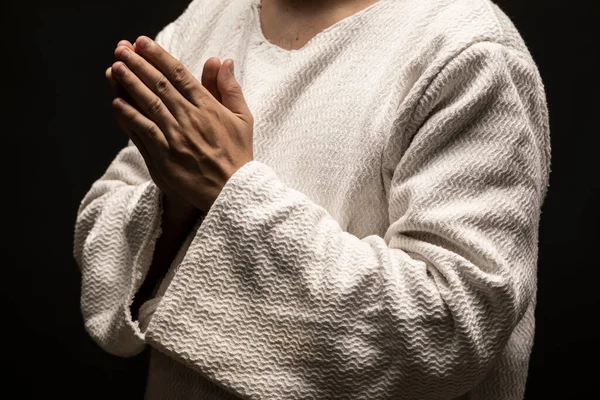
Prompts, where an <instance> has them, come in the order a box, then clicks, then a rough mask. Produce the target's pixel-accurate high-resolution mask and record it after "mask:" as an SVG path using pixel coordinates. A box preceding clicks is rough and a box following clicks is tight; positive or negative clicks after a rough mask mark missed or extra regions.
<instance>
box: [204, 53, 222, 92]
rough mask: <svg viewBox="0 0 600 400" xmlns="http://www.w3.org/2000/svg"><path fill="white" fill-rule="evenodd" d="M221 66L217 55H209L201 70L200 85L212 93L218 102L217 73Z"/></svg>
mask: <svg viewBox="0 0 600 400" xmlns="http://www.w3.org/2000/svg"><path fill="white" fill-rule="evenodd" d="M219 68H221V60H219V59H218V58H217V57H211V58H209V59H208V60H206V62H205V63H204V70H202V86H204V87H205V88H206V89H207V90H208V91H209V92H210V94H212V95H213V97H214V98H215V99H217V101H218V102H219V103H221V92H220V91H219V88H218V86H217V74H218V73H219Z"/></svg>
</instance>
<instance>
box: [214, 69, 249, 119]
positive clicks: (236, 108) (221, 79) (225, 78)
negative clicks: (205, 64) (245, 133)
mask: <svg viewBox="0 0 600 400" xmlns="http://www.w3.org/2000/svg"><path fill="white" fill-rule="evenodd" d="M230 68H231V69H230ZM217 84H218V86H219V91H220V92H221V103H222V104H223V105H224V106H225V107H227V108H228V109H229V110H230V111H231V112H233V113H234V114H237V115H238V117H240V118H242V119H243V120H245V121H248V118H249V117H250V116H251V114H250V110H249V109H248V105H247V104H246V99H245V98H244V94H243V93H242V87H241V86H240V84H239V83H238V81H237V79H235V75H234V73H233V60H232V59H228V60H226V61H225V62H224V63H223V64H221V68H220V69H219V73H218V74H217Z"/></svg>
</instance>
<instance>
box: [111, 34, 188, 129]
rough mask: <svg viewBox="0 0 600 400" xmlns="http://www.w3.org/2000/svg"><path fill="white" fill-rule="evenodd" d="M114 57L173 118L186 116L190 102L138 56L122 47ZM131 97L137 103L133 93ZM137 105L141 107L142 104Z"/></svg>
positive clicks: (116, 51)
mask: <svg viewBox="0 0 600 400" xmlns="http://www.w3.org/2000/svg"><path fill="white" fill-rule="evenodd" d="M115 56H116V57H117V59H119V60H121V61H123V62H124V63H125V64H126V65H127V67H128V68H129V69H130V70H131V71H132V72H133V75H135V76H136V77H137V78H138V80H139V81H140V82H143V84H144V86H145V87H146V88H148V89H149V90H150V91H151V92H152V93H154V95H155V97H159V98H160V100H162V103H163V104H164V105H165V106H166V108H167V109H168V111H170V113H171V114H172V115H173V116H174V117H175V118H177V119H181V118H185V117H186V116H187V110H188V106H189V105H190V102H189V101H188V100H187V99H186V98H185V97H184V96H183V95H182V94H181V93H180V92H179V91H178V90H177V89H176V88H175V87H174V86H173V85H172V84H171V82H169V80H168V79H166V77H165V76H164V75H163V74H162V73H161V72H160V71H158V70H157V69H156V68H154V66H153V65H152V64H150V63H149V62H148V61H146V60H145V59H144V58H143V57H142V56H140V55H139V54H137V53H135V52H133V51H129V50H128V49H126V48H125V47H123V46H120V47H118V48H117V49H116V50H115ZM194 79H195V78H194ZM141 89H142V88H140V90H141ZM131 95H132V97H133V98H134V100H136V101H137V99H136V98H135V97H134V95H133V93H131ZM139 105H140V107H142V104H139ZM157 105H158V103H157ZM142 109H143V108H142Z"/></svg>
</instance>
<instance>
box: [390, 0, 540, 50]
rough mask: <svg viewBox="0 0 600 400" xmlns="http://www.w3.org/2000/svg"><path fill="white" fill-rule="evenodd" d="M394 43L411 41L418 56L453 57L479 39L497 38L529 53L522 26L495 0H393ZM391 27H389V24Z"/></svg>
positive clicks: (391, 0)
mask: <svg viewBox="0 0 600 400" xmlns="http://www.w3.org/2000/svg"><path fill="white" fill-rule="evenodd" d="M389 1H390V6H391V7H392V10H390V11H392V14H393V15H394V16H393V17H392V18H395V19H394V21H393V23H392V24H391V25H388V26H395V27H396V28H394V29H392V31H393V32H391V33H390V34H391V35H392V36H393V37H392V41H391V42H392V43H394V44H396V45H398V46H401V47H402V46H403V44H402V43H403V42H404V43H405V42H406V41H408V42H409V43H410V46H411V47H412V48H413V49H415V50H414V51H415V53H414V56H415V57H425V58H427V59H428V61H432V60H434V59H435V60H443V59H448V58H451V57H452V56H453V55H456V54H458V53H460V52H461V51H462V50H464V49H466V48H468V47H469V46H470V45H472V44H474V43H477V42H494V43H498V44H502V45H504V46H506V47H508V48H511V49H513V50H516V51H518V52H521V53H523V54H526V55H529V52H528V49H527V46H526V45H525V42H524V40H523V38H522V37H521V35H520V33H519V31H518V29H517V28H516V26H515V25H514V23H513V22H512V20H511V19H510V18H509V17H508V16H507V15H506V13H505V12H504V11H503V10H502V9H501V8H500V7H499V6H498V5H496V4H495V3H493V2H492V1H491V0H399V1H395V0H389ZM388 29H389V28H388Z"/></svg>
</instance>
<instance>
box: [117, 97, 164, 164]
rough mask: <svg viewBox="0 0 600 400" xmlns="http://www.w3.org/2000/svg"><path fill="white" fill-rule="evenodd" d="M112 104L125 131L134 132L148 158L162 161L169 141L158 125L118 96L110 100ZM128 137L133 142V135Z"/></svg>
mask: <svg viewBox="0 0 600 400" xmlns="http://www.w3.org/2000/svg"><path fill="white" fill-rule="evenodd" d="M112 106H113V107H114V109H115V112H117V114H119V118H122V122H123V123H124V124H125V126H126V129H125V132H126V133H128V134H129V133H131V132H134V133H135V135H137V137H138V140H139V142H140V143H141V146H140V147H143V148H144V149H146V154H147V155H148V156H149V157H150V159H151V160H152V161H153V162H154V161H156V162H162V161H163V160H164V157H165V155H166V154H167V152H168V150H169V143H168V142H167V140H166V138H165V136H164V134H163V133H162V131H161V130H160V128H159V127H158V125H156V124H155V123H154V121H152V120H150V119H148V118H147V117H145V116H144V115H142V114H141V113H140V112H139V111H138V110H136V109H135V108H133V107H132V106H131V105H130V104H128V103H127V102H125V101H124V100H123V99H122V98H120V97H117V98H115V99H114V100H113V101H112ZM129 138H130V139H131V141H132V142H133V140H134V135H131V136H130V137H129ZM134 143H135V142H134ZM140 152H141V150H140Z"/></svg>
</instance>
